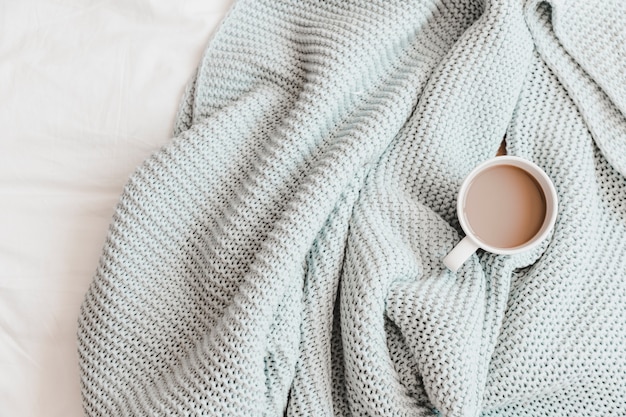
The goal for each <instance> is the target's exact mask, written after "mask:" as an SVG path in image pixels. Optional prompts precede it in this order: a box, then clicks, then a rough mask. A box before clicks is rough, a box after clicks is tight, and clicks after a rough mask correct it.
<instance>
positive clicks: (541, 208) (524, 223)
mask: <svg viewBox="0 0 626 417" xmlns="http://www.w3.org/2000/svg"><path fill="white" fill-rule="evenodd" d="M464 210H465V215H466V218H467V221H468V223H469V227H470V229H471V230H472V232H474V234H476V236H478V238H479V239H480V240H482V241H483V242H485V243H487V244H488V245H491V246H495V247H498V248H514V247H516V246H520V245H523V244H524V243H526V242H528V241H529V240H531V239H532V238H533V237H534V236H535V235H536V234H537V232H539V230H540V229H541V226H542V224H543V221H544V218H545V216H546V201H545V198H544V195H543V192H542V190H541V186H540V185H539V184H537V182H536V181H535V179H534V178H533V177H532V176H531V175H530V174H528V173H527V172H526V171H525V170H523V169H521V168H518V167H515V166H510V165H497V166H494V167H491V168H488V169H486V170H485V171H483V172H482V173H480V174H479V175H478V176H476V178H474V180H473V181H472V182H471V183H470V185H469V188H468V191H467V197H466V199H465V206H464Z"/></svg>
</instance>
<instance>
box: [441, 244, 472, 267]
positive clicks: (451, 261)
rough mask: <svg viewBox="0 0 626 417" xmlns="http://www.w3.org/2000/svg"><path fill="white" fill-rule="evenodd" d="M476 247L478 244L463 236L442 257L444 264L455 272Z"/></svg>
mask: <svg viewBox="0 0 626 417" xmlns="http://www.w3.org/2000/svg"><path fill="white" fill-rule="evenodd" d="M476 249H478V245H476V244H475V243H474V242H472V241H471V240H470V238H469V237H467V236H465V237H464V238H463V240H461V241H460V242H459V243H458V244H457V245H456V246H455V247H454V249H452V250H451V251H450V253H448V254H447V255H446V257H445V258H443V263H444V265H445V266H446V267H447V268H448V269H449V270H450V271H452V272H456V271H457V270H458V269H459V268H460V267H461V265H463V263H464V262H465V261H467V260H468V259H469V257H470V256H472V254H473V253H474V252H476Z"/></svg>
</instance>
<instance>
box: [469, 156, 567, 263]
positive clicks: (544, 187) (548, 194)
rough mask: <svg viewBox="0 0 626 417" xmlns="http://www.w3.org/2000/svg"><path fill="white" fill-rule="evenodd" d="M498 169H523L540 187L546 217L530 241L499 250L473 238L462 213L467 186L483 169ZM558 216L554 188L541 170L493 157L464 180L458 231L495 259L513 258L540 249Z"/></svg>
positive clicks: (527, 163)
mask: <svg viewBox="0 0 626 417" xmlns="http://www.w3.org/2000/svg"><path fill="white" fill-rule="evenodd" d="M497 165H509V166H515V167H518V168H521V169H523V170H524V171H525V172H527V173H528V174H529V175H531V176H532V177H533V178H534V179H535V181H537V183H538V184H539V186H540V187H541V191H542V193H543V195H544V198H545V199H546V215H545V217H544V220H543V223H542V225H541V228H540V229H539V232H537V233H536V234H535V235H534V236H533V237H532V238H531V239H530V240H528V241H527V242H525V243H524V244H522V245H519V246H515V247H512V248H500V247H497V246H491V245H489V244H488V243H486V242H483V241H482V240H481V239H479V238H478V236H476V235H475V234H474V232H473V231H472V229H471V228H470V227H469V224H468V222H467V219H466V216H465V212H464V210H463V207H464V205H465V200H466V198H467V191H468V188H469V185H470V184H471V183H472V181H473V180H474V178H476V176H478V174H480V173H481V172H482V171H484V170H485V169H487V168H489V167H492V166H497ZM557 213H558V198H557V194H556V188H555V187H554V183H553V182H552V180H551V179H550V177H548V174H546V173H545V171H544V170H543V169H541V168H540V167H539V166H538V165H536V164H535V163H533V162H532V161H529V160H527V159H524V158H521V157H519V156H514V155H505V156H496V157H494V158H490V159H487V160H486V161H483V162H482V163H480V164H479V165H477V166H476V167H474V169H472V170H471V171H470V172H469V174H467V176H466V177H465V178H464V179H463V182H462V183H461V188H460V189H459V194H458V198H457V218H458V219H459V223H460V224H461V228H462V229H463V231H464V232H465V236H466V237H467V238H469V239H470V240H471V241H472V242H473V243H474V244H475V245H476V246H478V247H479V248H482V249H484V250H486V251H488V252H492V253H495V254H498V255H514V254H517V253H521V252H525V251H527V250H530V249H532V248H534V247H536V246H537V245H539V244H540V243H541V242H542V241H543V240H544V239H545V238H546V237H547V236H548V234H549V233H550V232H551V231H552V228H553V227H554V224H555V222H556V217H557Z"/></svg>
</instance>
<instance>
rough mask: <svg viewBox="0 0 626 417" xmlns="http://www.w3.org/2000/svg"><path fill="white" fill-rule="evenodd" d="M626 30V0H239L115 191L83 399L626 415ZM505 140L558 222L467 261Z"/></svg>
mask: <svg viewBox="0 0 626 417" xmlns="http://www.w3.org/2000/svg"><path fill="white" fill-rule="evenodd" d="M625 28H626V3H625V2H622V1H621V0H613V1H590V0H571V1H568V0H560V1H557V0H552V1H546V2H541V1H537V0H530V1H521V0H508V1H507V0H486V1H477V0H417V1H408V0H393V1H365V0H364V1H314V0H309V1H295V0H294V1H286V0H285V1H277V0H257V1H253V0H239V1H238V2H237V3H236V4H235V5H234V7H233V9H232V11H231V12H230V13H229V15H228V16H227V18H226V19H225V21H224V23H223V24H222V25H221V27H220V29H219V31H218V32H217V34H216V35H215V37H214V38H213V39H212V41H211V42H210V45H209V47H208V49H207V51H206V54H205V56H204V57H203V59H202V62H201V63H200V66H199V68H198V72H197V75H196V77H195V79H194V81H193V83H192V84H190V87H189V89H188V91H187V93H186V95H185V97H184V99H183V102H182V105H181V109H180V112H179V115H178V118H177V124H176V131H175V133H174V136H175V138H174V139H173V140H172V142H171V143H170V144H169V145H168V146H166V147H165V148H163V149H162V150H160V151H159V152H157V153H156V154H154V155H153V156H152V157H151V158H150V159H148V160H147V161H146V162H145V163H144V164H143V165H141V166H140V167H139V168H138V169H137V171H136V172H135V174H133V176H132V177H131V178H130V180H129V182H128V184H127V186H126V188H125V190H124V193H123V195H122V197H121V201H120V203H119V205H118V207H117V211H116V213H115V216H114V219H113V222H112V224H111V227H110V232H109V235H108V238H107V241H106V245H105V247H104V251H103V254H102V258H101V261H100V265H99V267H98V270H97V274H96V276H95V279H94V282H93V284H92V286H91V288H90V289H89V292H88V293H87V295H86V298H85V301H84V304H83V306H82V311H81V315H80V323H79V353H80V367H81V372H82V374H81V375H82V394H83V400H84V407H85V410H86V413H87V414H88V415H90V416H174V415H176V416H198V415H217V416H222V415H233V416H261V415H267V416H283V415H287V416H331V415H337V416H348V415H352V416H364V415H379V416H426V415H443V416H478V415H483V416H608V415H611V416H624V415H626V179H625V175H626V118H625V115H626V29H625ZM505 135H506V141H507V150H508V153H509V154H512V155H518V156H521V157H523V158H527V159H529V160H532V161H534V162H535V163H537V164H538V165H539V166H541V167H542V168H543V169H544V170H545V171H546V172H547V173H548V175H549V176H550V177H551V178H552V179H553V181H554V183H555V185H556V188H557V190H558V194H559V198H560V208H559V215H558V219H557V224H556V226H555V229H554V232H553V233H552V234H551V235H550V237H549V238H548V239H547V240H546V241H545V242H544V244H543V245H541V247H539V248H538V249H536V250H533V251H531V252H528V253H525V254H521V255H516V256H510V257H507V256H497V255H492V254H488V253H482V252H481V253H479V254H478V255H477V256H473V257H472V258H471V259H470V261H468V262H467V263H466V264H465V265H464V266H463V268H462V269H460V270H459V272H458V273H456V274H453V273H451V272H449V271H447V270H446V269H445V268H444V266H443V264H442V262H441V259H442V257H443V256H444V255H445V254H446V253H447V252H448V251H449V250H450V249H451V248H452V247H453V246H454V245H455V244H456V243H457V242H458V241H459V239H460V238H461V237H462V233H461V230H460V228H459V226H458V222H457V220H456V215H455V199H456V194H457V191H458V188H459V185H460V182H461V180H462V179H463V177H464V176H465V175H466V174H467V173H468V172H469V171H470V170H471V169H472V168H473V167H474V166H475V165H477V164H478V163H480V162H481V161H483V160H485V159H487V158H490V157H492V156H493V155H495V153H496V150H497V149H498V146H499V144H500V142H501V140H502V138H503V137H504V136H505Z"/></svg>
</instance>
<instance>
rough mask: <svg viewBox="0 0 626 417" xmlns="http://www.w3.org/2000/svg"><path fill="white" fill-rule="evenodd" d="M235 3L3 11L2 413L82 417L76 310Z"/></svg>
mask: <svg viewBox="0 0 626 417" xmlns="http://www.w3.org/2000/svg"><path fill="white" fill-rule="evenodd" d="M231 3H232V0H209V1H203V0H190V1H185V2H179V1H171V0H123V1H112V2H102V1H96V2H85V1H78V0H56V1H48V0H35V1H29V2H3V3H0V16H1V17H0V22H1V24H2V36H0V57H1V59H0V80H2V81H1V82H0V98H1V100H0V126H2V127H3V135H2V136H1V139H0V416H13V417H18V416H19V417H31V416H32V417H34V416H44V415H45V416H48V417H55V416H64V417H73V416H80V415H82V414H83V412H82V407H81V398H80V386H79V368H78V359H77V352H76V329H77V317H78V312H79V308H80V304H81V302H82V300H83V296H84V294H85V291H86V289H87V287H88V285H89V284H90V282H91V279H92V276H93V273H94V271H95V268H96V266H97V263H98V258H99V255H100V251H101V249H102V245H103V242H104V239H105V236H106V231H107V227H108V225H109V223H110V220H111V216H112V213H113V210H114V207H115V204H116V202H117V200H118V198H119V195H120V193H121V191H122V187H123V186H124V184H125V182H126V180H127V178H128V176H129V175H130V174H131V173H132V171H133V170H134V168H135V167H136V166H137V165H138V164H139V163H140V162H141V161H142V160H144V159H145V158H146V157H147V156H148V155H149V154H150V153H151V152H153V151H154V150H156V149H158V148H159V147H160V146H161V145H163V144H164V143H166V142H167V141H168V139H169V138H170V136H171V132H172V128H173V123H174V117H175V114H176V111H177V108H178V102H179V99H180V96H181V94H182V92H183V91H184V88H185V84H186V83H187V81H188V80H189V79H190V77H191V76H192V75H193V72H194V70H195V67H196V65H197V64H198V61H199V59H200V57H201V55H202V52H203V49H204V47H205V46H206V44H207V42H208V41H209V39H210V36H211V34H212V33H213V32H214V30H215V28H216V27H217V26H218V25H219V22H220V21H221V19H222V18H223V16H224V15H225V14H226V12H227V11H228V9H229V7H230V6H231Z"/></svg>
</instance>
